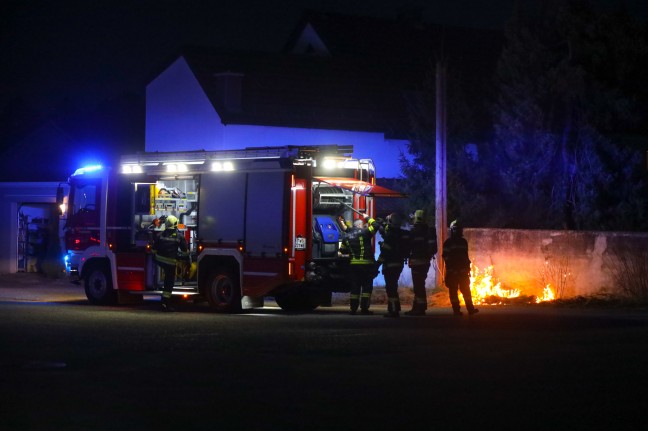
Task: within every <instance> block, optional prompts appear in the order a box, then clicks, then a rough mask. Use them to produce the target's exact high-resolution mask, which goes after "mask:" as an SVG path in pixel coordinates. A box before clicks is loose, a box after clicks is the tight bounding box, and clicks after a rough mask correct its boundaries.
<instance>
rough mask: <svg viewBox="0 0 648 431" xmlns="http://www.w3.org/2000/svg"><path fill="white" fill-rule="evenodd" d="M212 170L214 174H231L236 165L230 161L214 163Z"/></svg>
mask: <svg viewBox="0 0 648 431" xmlns="http://www.w3.org/2000/svg"><path fill="white" fill-rule="evenodd" d="M211 170H212V171H213V172H223V171H225V172H231V171H233V170H234V163H232V162H230V161H223V162H212V165H211Z"/></svg>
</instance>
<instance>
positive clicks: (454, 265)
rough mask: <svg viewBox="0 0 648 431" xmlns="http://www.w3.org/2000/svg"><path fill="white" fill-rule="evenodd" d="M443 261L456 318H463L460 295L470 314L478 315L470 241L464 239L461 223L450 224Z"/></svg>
mask: <svg viewBox="0 0 648 431" xmlns="http://www.w3.org/2000/svg"><path fill="white" fill-rule="evenodd" d="M443 260H444V262H445V268H446V274H445V285H446V287H447V288H448V290H449V293H450V304H452V310H453V312H454V315H455V316H461V305H460V303H459V294H458V292H461V295H462V296H463V299H464V302H465V303H466V310H468V314H475V313H478V312H479V310H478V309H477V308H475V306H474V305H473V302H472V296H471V294H470V259H469V258H468V241H466V239H465V238H464V237H463V228H462V226H461V224H459V221H457V220H455V221H453V222H452V223H450V238H448V239H447V240H445V241H444V243H443Z"/></svg>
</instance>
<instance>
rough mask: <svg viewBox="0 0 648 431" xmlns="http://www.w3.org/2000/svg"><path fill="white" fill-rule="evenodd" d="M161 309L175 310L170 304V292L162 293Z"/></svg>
mask: <svg viewBox="0 0 648 431" xmlns="http://www.w3.org/2000/svg"><path fill="white" fill-rule="evenodd" d="M162 311H167V312H173V311H176V310H175V308H174V307H173V306H172V305H171V292H164V293H162Z"/></svg>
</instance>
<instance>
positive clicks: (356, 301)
mask: <svg viewBox="0 0 648 431" xmlns="http://www.w3.org/2000/svg"><path fill="white" fill-rule="evenodd" d="M350 304H351V314H356V313H357V311H358V307H359V306H360V298H358V295H351V299H350Z"/></svg>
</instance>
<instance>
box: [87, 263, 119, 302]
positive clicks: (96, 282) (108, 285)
mask: <svg viewBox="0 0 648 431" xmlns="http://www.w3.org/2000/svg"><path fill="white" fill-rule="evenodd" d="M84 287H85V293H86V296H87V297H88V300H89V301H90V302H91V303H93V304H101V305H111V304H115V302H116V299H117V296H116V295H115V291H114V290H113V288H112V277H111V275H110V271H108V269H107V268H106V267H105V266H103V265H94V266H93V267H92V268H90V269H89V270H88V272H87V274H86V276H85V286H84Z"/></svg>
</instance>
